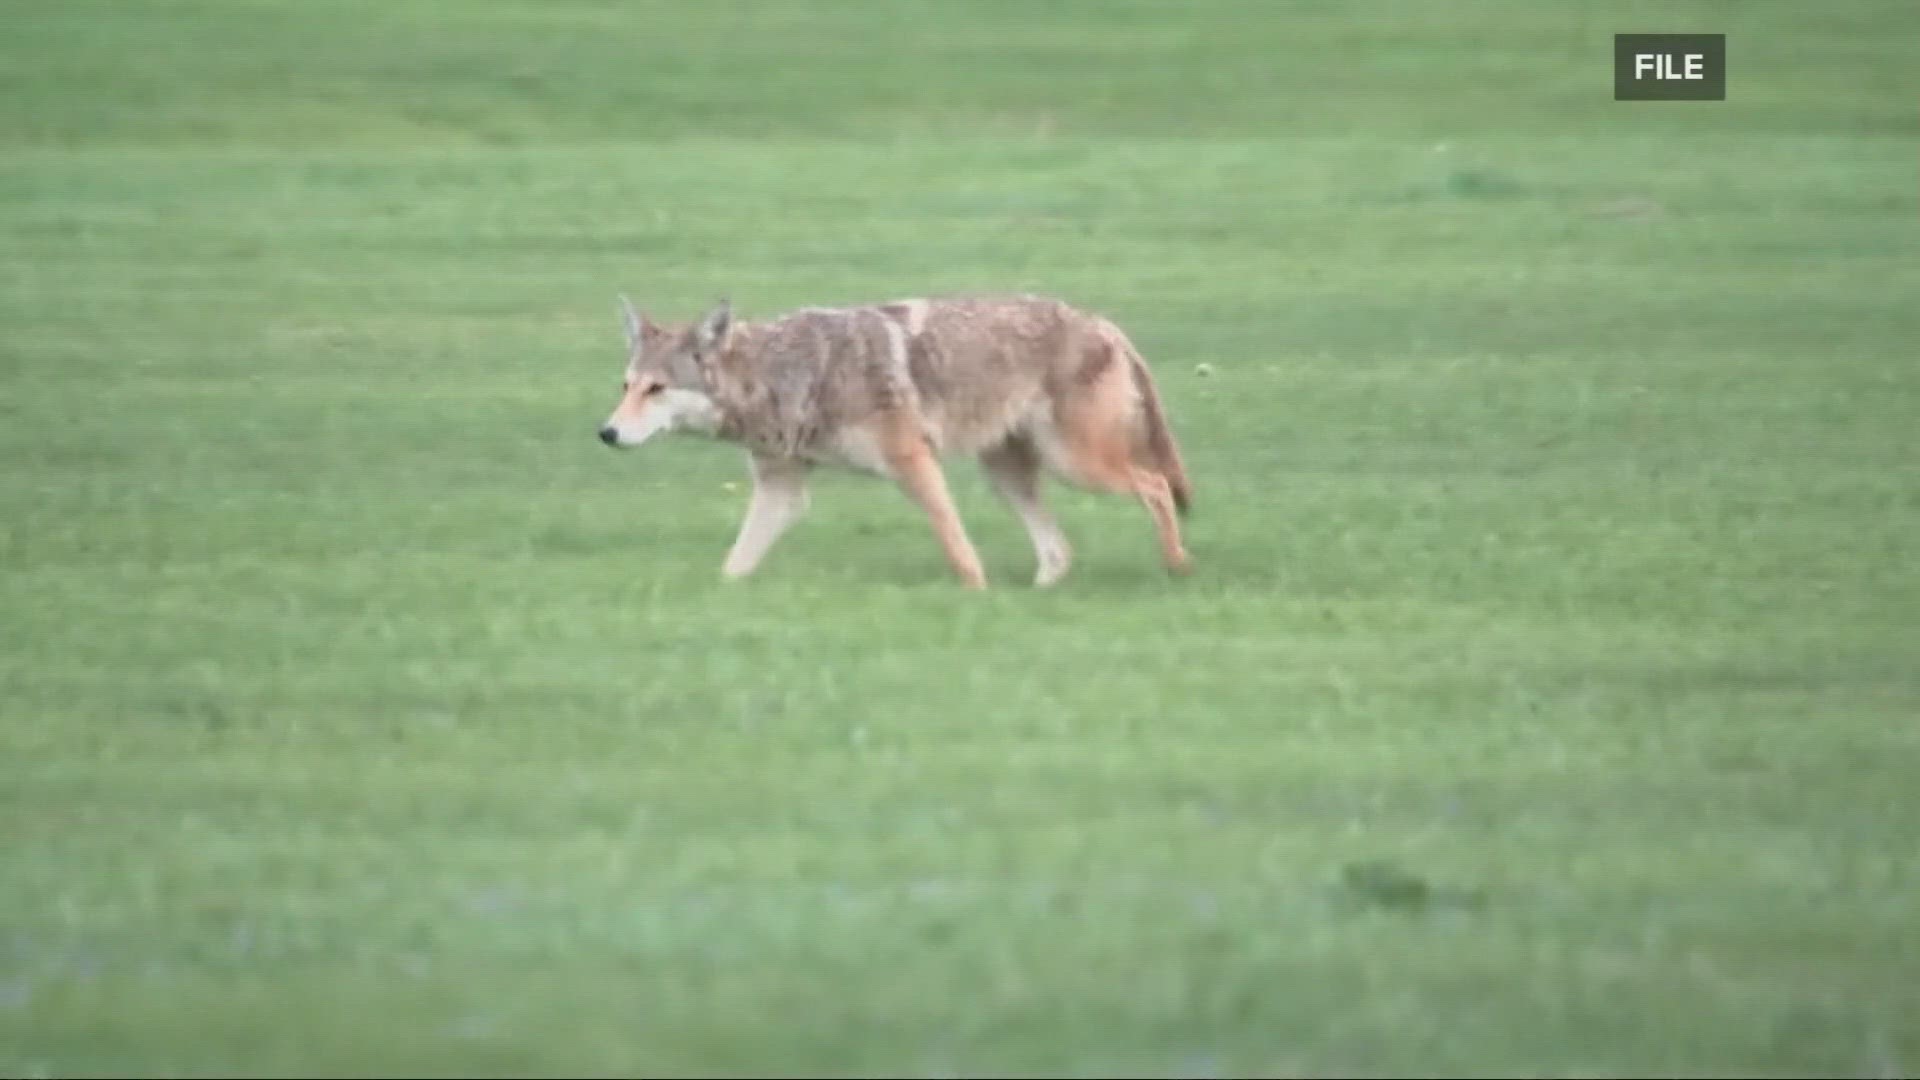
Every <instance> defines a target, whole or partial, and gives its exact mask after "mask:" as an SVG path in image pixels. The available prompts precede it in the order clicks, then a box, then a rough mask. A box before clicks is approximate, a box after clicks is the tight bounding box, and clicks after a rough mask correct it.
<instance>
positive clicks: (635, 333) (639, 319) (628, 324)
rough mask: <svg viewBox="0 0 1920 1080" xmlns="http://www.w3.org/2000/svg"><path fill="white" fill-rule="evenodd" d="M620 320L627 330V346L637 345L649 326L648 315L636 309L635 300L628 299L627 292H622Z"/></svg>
mask: <svg viewBox="0 0 1920 1080" xmlns="http://www.w3.org/2000/svg"><path fill="white" fill-rule="evenodd" d="M620 321H621V323H622V325H623V326H625V328H626V331H627V348H628V349H633V348H635V347H637V346H638V345H639V344H640V339H641V336H642V331H643V328H644V327H646V326H647V317H646V316H645V315H642V314H640V313H639V312H638V311H635V310H634V307H633V301H631V300H629V299H627V294H626V293H621V294H620Z"/></svg>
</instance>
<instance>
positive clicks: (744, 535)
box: [720, 453, 807, 578]
mask: <svg viewBox="0 0 1920 1080" xmlns="http://www.w3.org/2000/svg"><path fill="white" fill-rule="evenodd" d="M750 462H751V465H752V469H753V495H752V497H751V498H750V499H749V500H748V501H747V516H746V519H745V520H743V521H742V522H741V523H740V535H739V536H737V537H735V538H734V541H733V549H732V550H731V551H729V552H727V561H726V565H724V566H723V567H721V569H720V572H721V573H722V574H724V575H725V576H726V577H728V578H743V577H746V576H747V575H748V574H751V573H753V570H754V567H756V566H759V565H760V560H761V559H762V558H765V557H766V554H767V551H768V549H770V548H772V547H773V543H774V541H776V540H778V539H780V534H782V533H784V532H786V531H787V527H788V526H789V525H792V524H793V523H794V522H796V521H798V520H800V516H801V514H803V513H805V512H806V509H807V463H806V462H804V461H800V460H798V459H795V458H785V457H774V456H772V455H768V454H760V453H755V454H753V455H752V457H751V459H750Z"/></svg>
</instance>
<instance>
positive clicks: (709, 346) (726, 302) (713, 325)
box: [693, 297, 733, 352]
mask: <svg viewBox="0 0 1920 1080" xmlns="http://www.w3.org/2000/svg"><path fill="white" fill-rule="evenodd" d="M732 329H733V301H732V300H731V299H728V298H725V297H722V298H721V300H720V303H719V304H718V305H716V306H715V307H714V309H713V310H712V311H709V312H707V317H706V318H704V319H701V320H700V325H699V326H697V327H695V328H694V331H693V340H694V342H695V343H696V344H698V345H699V346H700V351H701V352H714V351H717V350H718V349H719V348H720V347H721V346H723V345H725V344H726V341H727V333H728V331H730V330H732Z"/></svg>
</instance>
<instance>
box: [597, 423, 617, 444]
mask: <svg viewBox="0 0 1920 1080" xmlns="http://www.w3.org/2000/svg"><path fill="white" fill-rule="evenodd" d="M600 441H601V442H603V443H606V444H607V445H608V446H612V445H613V444H614V443H617V442H619V441H620V433H619V432H617V431H615V430H613V428H612V426H608V427H603V428H601V429H600Z"/></svg>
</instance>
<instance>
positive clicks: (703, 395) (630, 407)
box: [600, 296, 733, 449]
mask: <svg viewBox="0 0 1920 1080" xmlns="http://www.w3.org/2000/svg"><path fill="white" fill-rule="evenodd" d="M620 309H621V315H622V317H623V318H624V320H625V322H626V329H627V372H626V377H625V379H624V380H623V381H622V383H621V387H620V404H618V405H616V406H614V409H613V415H611V416H609V417H607V422H606V423H604V424H602V425H600V441H601V442H603V443H606V444H607V445H608V446H611V447H614V448H616V449H619V448H625V447H629V446H639V445H640V444H641V443H643V442H646V441H647V440H648V439H651V438H653V437H654V436H655V435H658V434H660V433H661V432H663V431H675V430H683V429H691V430H695V431H703V432H712V431H713V430H714V429H715V428H716V427H717V426H718V425H719V422H720V413H719V410H718V408H716V407H715V405H714V403H713V398H712V397H711V396H709V394H708V392H707V385H708V384H707V379H706V377H705V368H706V365H707V364H708V363H710V362H711V361H712V359H713V358H714V357H715V356H716V355H718V354H719V352H720V351H721V350H722V349H724V348H725V347H726V344H727V336H728V334H729V333H730V332H731V331H732V329H733V308H732V305H730V304H729V303H728V302H727V301H725V300H722V301H721V302H720V304H719V306H717V307H715V308H714V309H713V310H712V311H710V312H708V313H707V315H706V317H705V318H703V319H701V320H700V321H699V322H698V323H695V324H694V325H692V326H664V327H663V326H656V325H655V324H654V322H653V320H651V319H649V318H647V317H646V316H645V315H642V314H641V313H639V312H638V311H635V310H634V308H633V303H632V301H630V300H628V299H627V298H626V297H624V296H622V297H621V298H620Z"/></svg>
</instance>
